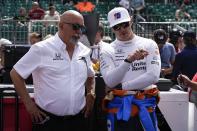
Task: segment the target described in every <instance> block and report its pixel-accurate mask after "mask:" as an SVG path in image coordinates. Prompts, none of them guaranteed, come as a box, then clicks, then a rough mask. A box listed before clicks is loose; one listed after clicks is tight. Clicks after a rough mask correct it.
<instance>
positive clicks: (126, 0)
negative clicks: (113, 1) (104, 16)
mask: <svg viewBox="0 0 197 131" xmlns="http://www.w3.org/2000/svg"><path fill="white" fill-rule="evenodd" d="M118 1H119V5H120V6H122V7H124V8H126V9H127V10H129V8H130V3H129V0H118Z"/></svg>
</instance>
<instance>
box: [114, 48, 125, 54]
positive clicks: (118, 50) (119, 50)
mask: <svg viewBox="0 0 197 131" xmlns="http://www.w3.org/2000/svg"><path fill="white" fill-rule="evenodd" d="M123 53H124V52H123V50H122V49H117V50H116V52H115V54H123Z"/></svg>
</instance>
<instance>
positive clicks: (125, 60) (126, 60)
mask: <svg viewBox="0 0 197 131" xmlns="http://www.w3.org/2000/svg"><path fill="white" fill-rule="evenodd" d="M124 62H127V63H132V62H131V61H129V60H128V59H127V58H126V59H124Z"/></svg>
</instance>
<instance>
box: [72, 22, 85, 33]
mask: <svg viewBox="0 0 197 131" xmlns="http://www.w3.org/2000/svg"><path fill="white" fill-rule="evenodd" d="M72 26H73V30H81V32H82V33H85V32H86V28H85V27H84V26H82V25H79V24H73V25H72Z"/></svg>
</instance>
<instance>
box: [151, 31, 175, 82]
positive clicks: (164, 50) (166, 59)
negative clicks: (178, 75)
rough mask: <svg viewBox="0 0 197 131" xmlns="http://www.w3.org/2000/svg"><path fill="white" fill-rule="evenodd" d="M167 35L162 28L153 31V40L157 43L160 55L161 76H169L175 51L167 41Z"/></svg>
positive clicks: (168, 77)
mask: <svg viewBox="0 0 197 131" xmlns="http://www.w3.org/2000/svg"><path fill="white" fill-rule="evenodd" d="M167 39H168V36H167V34H166V32H165V31H164V30H163V29H157V30H155V31H154V40H155V42H156V43H157V44H158V47H159V52H160V56H161V77H165V78H167V79H170V78H171V73H172V68H173V63H174V60H175V55H176V51H175V48H174V46H173V44H171V43H168V42H167Z"/></svg>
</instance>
